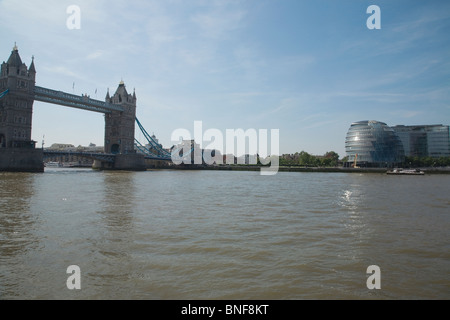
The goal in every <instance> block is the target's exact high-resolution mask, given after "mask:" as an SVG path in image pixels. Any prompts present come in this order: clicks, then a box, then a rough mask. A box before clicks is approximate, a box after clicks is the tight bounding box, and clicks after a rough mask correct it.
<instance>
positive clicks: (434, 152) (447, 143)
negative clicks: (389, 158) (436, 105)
mask: <svg viewBox="0 0 450 320" xmlns="http://www.w3.org/2000/svg"><path fill="white" fill-rule="evenodd" d="M392 129H394V131H395V132H396V133H397V136H398V137H399V138H400V140H401V141H402V143H403V148H404V150H405V155H406V156H408V157H432V158H440V157H449V156H450V134H449V126H445V125H442V124H439V125H417V126H403V125H399V126H395V127H392Z"/></svg>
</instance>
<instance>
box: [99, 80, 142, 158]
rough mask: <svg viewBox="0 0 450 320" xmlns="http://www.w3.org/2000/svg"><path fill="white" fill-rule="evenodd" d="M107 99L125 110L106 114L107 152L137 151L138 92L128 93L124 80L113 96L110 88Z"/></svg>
mask: <svg viewBox="0 0 450 320" xmlns="http://www.w3.org/2000/svg"><path fill="white" fill-rule="evenodd" d="M105 100H106V102H109V103H112V104H115V105H120V106H122V108H123V111H113V112H111V113H107V114H105V153H113V154H130V153H135V151H134V129H135V122H136V100H137V99H136V93H133V94H128V92H127V89H126V87H125V84H124V82H123V81H121V82H120V84H119V87H118V88H117V90H116V93H115V94H114V95H113V96H112V97H110V96H109V90H108V93H107V95H106V99H105Z"/></svg>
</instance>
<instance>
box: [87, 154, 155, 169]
mask: <svg viewBox="0 0 450 320" xmlns="http://www.w3.org/2000/svg"><path fill="white" fill-rule="evenodd" d="M92 168H93V169H97V170H124V171H145V170H147V166H146V164H145V156H144V155H143V154H117V155H116V156H115V159H114V163H109V162H103V161H100V160H95V161H94V164H93V165H92Z"/></svg>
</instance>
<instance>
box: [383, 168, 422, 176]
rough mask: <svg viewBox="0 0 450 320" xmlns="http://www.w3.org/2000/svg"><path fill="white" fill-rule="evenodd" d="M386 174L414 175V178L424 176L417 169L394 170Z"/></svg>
mask: <svg viewBox="0 0 450 320" xmlns="http://www.w3.org/2000/svg"><path fill="white" fill-rule="evenodd" d="M386 173H387V174H396V175H414V176H423V175H424V174H425V172H423V171H422V170H419V169H394V170H391V171H388V172H386Z"/></svg>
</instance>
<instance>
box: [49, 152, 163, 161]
mask: <svg viewBox="0 0 450 320" xmlns="http://www.w3.org/2000/svg"><path fill="white" fill-rule="evenodd" d="M58 156H62V157H64V156H77V157H84V158H89V159H94V160H100V161H102V162H108V163H114V161H115V158H116V155H115V154H112V153H94V152H78V151H75V152H70V151H53V150H44V159H48V158H51V157H58ZM145 159H147V160H163V161H171V158H166V157H160V156H155V155H149V154H145Z"/></svg>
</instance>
